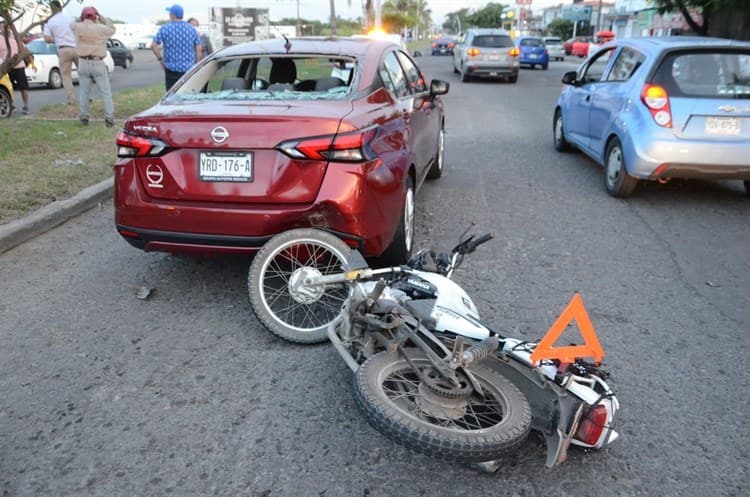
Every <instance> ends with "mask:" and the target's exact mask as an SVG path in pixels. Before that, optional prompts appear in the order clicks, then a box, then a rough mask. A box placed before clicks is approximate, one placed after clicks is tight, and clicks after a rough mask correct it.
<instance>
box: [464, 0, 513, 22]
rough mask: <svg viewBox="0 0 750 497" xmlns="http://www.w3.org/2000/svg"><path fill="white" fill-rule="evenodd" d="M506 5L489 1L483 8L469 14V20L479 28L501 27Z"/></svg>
mask: <svg viewBox="0 0 750 497" xmlns="http://www.w3.org/2000/svg"><path fill="white" fill-rule="evenodd" d="M504 9H505V5H503V4H501V3H492V2H490V3H488V4H487V5H485V6H484V7H482V8H481V9H479V10H477V11H475V12H474V13H472V14H470V15H469V16H468V21H469V23H470V24H471V25H472V26H476V27H477V28H499V27H500V25H501V24H502V15H503V10H504Z"/></svg>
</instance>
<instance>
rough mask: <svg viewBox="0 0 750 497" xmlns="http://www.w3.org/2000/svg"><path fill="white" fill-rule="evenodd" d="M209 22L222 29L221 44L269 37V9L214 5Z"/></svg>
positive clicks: (234, 43)
mask: <svg viewBox="0 0 750 497" xmlns="http://www.w3.org/2000/svg"><path fill="white" fill-rule="evenodd" d="M209 23H210V24H211V26H216V27H217V28H218V29H219V30H220V31H221V38H222V43H221V46H223V47H228V46H230V45H236V44H238V43H244V42H246V41H253V40H265V39H266V38H268V31H269V30H268V27H269V25H270V23H269V20H268V9H248V8H244V7H236V8H235V7H212V8H211V9H210V11H209Z"/></svg>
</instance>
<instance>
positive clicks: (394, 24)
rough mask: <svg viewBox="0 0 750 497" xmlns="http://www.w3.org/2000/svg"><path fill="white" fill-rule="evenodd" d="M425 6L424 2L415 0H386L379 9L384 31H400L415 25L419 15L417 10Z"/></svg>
mask: <svg viewBox="0 0 750 497" xmlns="http://www.w3.org/2000/svg"><path fill="white" fill-rule="evenodd" d="M425 6H426V2H425V3H423V4H422V5H420V2H417V1H415V0H388V1H387V2H385V3H384V4H383V7H382V9H381V11H382V14H381V17H382V19H381V20H382V22H383V26H384V28H385V31H388V32H389V33H401V32H403V31H404V30H405V29H408V28H409V26H414V25H416V24H417V21H418V19H419V17H420V12H419V11H420V10H422V9H423V8H424V7H425Z"/></svg>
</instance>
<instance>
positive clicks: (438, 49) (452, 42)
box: [432, 36, 456, 55]
mask: <svg viewBox="0 0 750 497" xmlns="http://www.w3.org/2000/svg"><path fill="white" fill-rule="evenodd" d="M455 46H456V39H455V38H453V37H452V36H441V37H440V38H436V39H435V40H433V41H432V55H453V47H455Z"/></svg>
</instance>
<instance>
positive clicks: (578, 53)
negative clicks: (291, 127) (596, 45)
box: [570, 36, 592, 57]
mask: <svg viewBox="0 0 750 497" xmlns="http://www.w3.org/2000/svg"><path fill="white" fill-rule="evenodd" d="M591 40H592V38H591V37H590V36H580V37H578V38H576V40H575V41H574V42H573V46H572V47H571V49H570V55H573V56H574V57H586V56H587V55H588V54H589V43H591Z"/></svg>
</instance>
